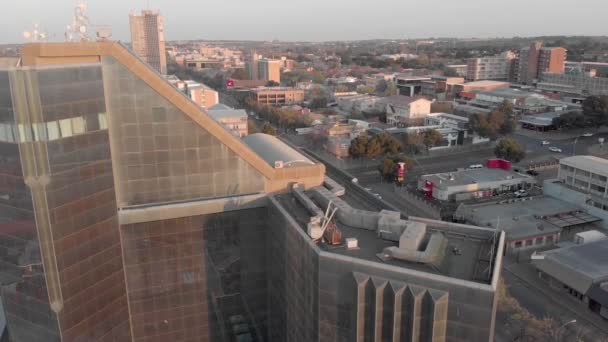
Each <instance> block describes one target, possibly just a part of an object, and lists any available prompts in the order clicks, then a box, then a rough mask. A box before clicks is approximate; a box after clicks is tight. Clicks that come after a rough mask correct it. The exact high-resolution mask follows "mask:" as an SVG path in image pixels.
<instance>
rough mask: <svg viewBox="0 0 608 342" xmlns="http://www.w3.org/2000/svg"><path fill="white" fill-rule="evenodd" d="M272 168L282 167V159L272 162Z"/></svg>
mask: <svg viewBox="0 0 608 342" xmlns="http://www.w3.org/2000/svg"><path fill="white" fill-rule="evenodd" d="M274 168H275V169H282V168H283V161H282V160H277V161H275V162H274Z"/></svg>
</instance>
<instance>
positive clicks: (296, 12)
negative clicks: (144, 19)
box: [0, 0, 608, 44]
mask: <svg viewBox="0 0 608 342" xmlns="http://www.w3.org/2000/svg"><path fill="white" fill-rule="evenodd" d="M86 4H87V5H88V10H87V15H88V17H89V18H90V20H91V22H92V23H93V24H94V25H108V26H110V27H112V31H113V37H112V38H113V39H115V40H122V41H130V34H129V18H128V15H129V13H132V12H139V11H141V10H142V9H144V8H151V9H154V10H159V11H160V12H161V14H162V15H163V17H164V20H165V36H166V39H167V40H186V39H205V40H273V39H279V40H284V41H294V40H299V41H332V40H363V39H404V38H428V37H455V38H472V37H479V38H495V37H513V36H527V37H529V36H549V35H568V36H572V35H590V36H599V35H608V25H606V24H605V13H606V11H607V10H608V2H606V0H579V1H577V2H572V1H568V2H566V1H563V0H553V1H552V0H511V1H504V0H500V1H499V0H466V1H459V2H456V1H446V0H428V1H420V0H417V1H411V0H401V1H398V0H375V1H364V2H363V1H356V0H355V1H352V0H324V1H323V0H309V1H284V0H283V1H281V0H263V1H247V0H231V1H229V2H226V1H216V2H211V1H200V0H197V1H195V0H173V1H171V0H127V1H125V0H89V1H86ZM74 6H75V1H72V0H48V1H47V0H19V1H11V2H10V6H6V7H9V8H6V9H5V12H4V13H5V15H4V16H3V18H2V21H0V43H2V44H4V43H21V42H24V39H23V37H22V33H23V31H25V30H29V29H31V28H32V27H33V25H34V24H35V23H37V24H39V25H40V27H41V28H43V29H44V30H46V31H47V32H48V33H49V37H50V38H49V40H50V41H62V40H64V32H65V27H66V25H67V24H68V23H70V22H71V18H72V13H73V8H74Z"/></svg>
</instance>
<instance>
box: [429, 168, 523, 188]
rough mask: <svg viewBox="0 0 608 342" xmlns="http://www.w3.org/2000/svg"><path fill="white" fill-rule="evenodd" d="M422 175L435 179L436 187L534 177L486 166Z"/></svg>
mask: <svg viewBox="0 0 608 342" xmlns="http://www.w3.org/2000/svg"><path fill="white" fill-rule="evenodd" d="M421 177H424V178H425V179H428V180H431V181H433V182H434V183H435V186H436V187H448V186H459V185H468V184H483V183H491V182H497V181H503V180H511V179H521V180H531V179H532V177H530V176H526V175H522V174H519V173H516V172H512V171H506V170H503V169H489V168H485V167H484V168H481V169H471V170H464V171H455V172H445V173H436V174H431V175H423V176H421Z"/></svg>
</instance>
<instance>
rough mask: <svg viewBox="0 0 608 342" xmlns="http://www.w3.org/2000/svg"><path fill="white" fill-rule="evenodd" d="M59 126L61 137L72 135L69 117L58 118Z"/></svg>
mask: <svg viewBox="0 0 608 342" xmlns="http://www.w3.org/2000/svg"><path fill="white" fill-rule="evenodd" d="M59 127H60V128H61V137H62V138H67V137H71V136H72V135H73V134H72V120H70V119H63V120H59Z"/></svg>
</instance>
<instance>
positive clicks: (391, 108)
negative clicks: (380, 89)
mask: <svg viewBox="0 0 608 342" xmlns="http://www.w3.org/2000/svg"><path fill="white" fill-rule="evenodd" d="M384 103H385V104H386V122H387V123H388V124H389V125H393V126H408V125H416V124H421V123H422V122H424V118H425V117H426V116H427V115H428V114H430V113H431V103H432V102H431V101H429V100H427V99H426V98H423V97H408V96H403V95H395V96H389V97H387V98H386V99H384Z"/></svg>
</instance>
